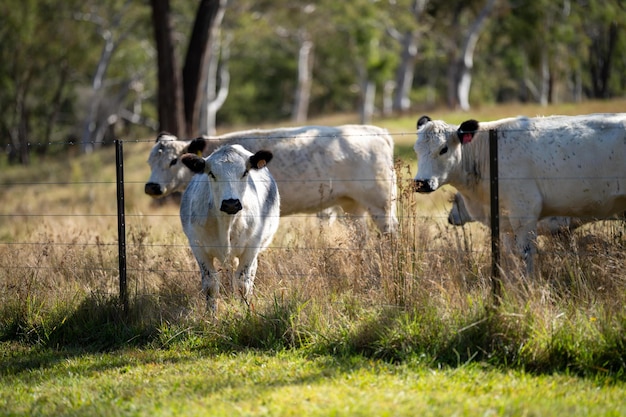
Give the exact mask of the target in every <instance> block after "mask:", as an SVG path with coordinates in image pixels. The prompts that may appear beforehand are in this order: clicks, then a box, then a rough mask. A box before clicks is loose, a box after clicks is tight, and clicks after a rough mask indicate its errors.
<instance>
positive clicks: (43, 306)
mask: <svg viewBox="0 0 626 417" xmlns="http://www.w3.org/2000/svg"><path fill="white" fill-rule="evenodd" d="M624 108H626V100H617V101H611V102H592V103H585V104H583V105H580V106H572V105H567V106H555V107H550V108H540V107H523V106H510V107H507V106H498V107H493V108H487V107H485V108H479V109H477V110H476V111H475V112H472V114H471V115H466V114H455V113H446V112H444V111H433V112H430V113H429V114H430V115H431V116H432V117H433V118H443V119H445V120H449V121H450V122H456V123H458V122H460V121H462V120H465V119H466V118H469V117H473V118H477V119H478V120H491V119H496V118H500V117H505V116H512V115H518V114H525V115H531V116H532V115H536V114H545V115H548V114H578V113H581V114H582V113H590V112H611V111H620V110H622V109H624ZM417 117H419V115H415V116H410V117H402V118H396V119H389V120H377V121H375V124H378V125H381V126H383V127H386V128H388V129H389V131H390V132H391V133H392V135H393V137H394V140H395V142H396V152H397V155H398V157H399V160H398V165H397V167H398V172H399V175H400V178H401V181H400V183H399V189H400V196H401V198H400V204H399V208H398V215H399V218H400V223H401V230H400V234H399V236H398V238H397V239H393V240H388V239H381V238H379V237H378V236H376V235H375V234H374V233H372V234H371V235H370V236H368V237H367V238H366V239H365V240H363V239H361V238H360V237H359V236H357V234H356V233H355V230H354V228H353V226H352V225H351V224H350V223H349V222H344V221H337V222H335V223H333V224H328V223H327V222H326V221H325V220H320V219H317V218H316V217H314V216H292V217H290V218H284V219H282V220H281V226H280V230H279V233H278V234H277V236H276V238H275V240H274V242H273V244H272V246H271V248H270V249H269V250H268V251H266V252H264V253H263V254H262V255H261V257H260V260H259V262H260V263H259V271H258V274H257V280H256V283H255V284H256V285H255V287H256V296H255V299H254V307H253V309H251V310H250V309H248V308H246V307H245V306H244V305H243V304H242V303H241V302H240V301H239V300H237V299H236V298H233V297H231V296H230V295H229V288H228V285H227V284H228V283H224V284H225V288H224V290H223V291H222V299H221V301H220V304H221V305H220V316H219V318H218V319H217V320H214V319H212V318H210V317H207V315H206V314H205V310H204V303H203V301H202V299H201V295H200V292H199V290H200V288H199V287H200V285H199V273H198V271H197V265H196V264H195V261H194V259H193V258H192V256H191V253H190V251H189V249H188V246H187V241H186V238H185V236H184V234H183V233H182V230H181V227H180V221H179V219H178V207H177V205H176V204H175V203H172V202H170V203H166V204H162V205H155V204H154V203H153V202H152V201H151V200H150V199H149V198H148V197H147V196H145V195H144V193H143V185H144V183H145V181H146V179H147V178H148V175H149V168H148V166H147V164H146V159H147V155H148V150H149V149H150V147H151V146H152V141H153V138H148V139H146V140H139V141H137V140H135V138H127V139H125V148H124V162H125V180H126V186H125V207H126V223H127V225H126V227H127V265H128V268H129V277H128V278H129V290H130V295H131V297H130V305H129V310H128V311H127V312H123V311H122V310H121V308H120V305H119V301H118V297H117V295H118V271H117V246H116V240H117V225H116V218H115V213H116V202H115V155H114V150H113V149H112V148H105V149H102V150H99V151H97V152H95V153H94V154H91V155H86V156H69V157H67V158H64V159H63V160H55V159H52V158H48V159H43V160H36V161H35V162H34V163H33V164H32V165H31V166H30V167H15V166H11V167H9V166H5V165H3V166H2V167H1V169H2V173H1V174H0V199H1V201H2V207H3V208H2V213H3V215H2V216H0V265H2V268H1V269H0V415H112V416H116V415H154V416H161V415H163V416H166V415H224V416H226V415H283V416H289V415H320V416H321V415H324V416H326V415H337V416H342V415H346V416H347V415H351V416H352V415H364V416H365V415H389V416H391V415H393V416H398V415H406V416H409V415H411V416H412V415H433V416H436V415H467V416H473V415H478V414H480V415H559V416H560V415H607V416H617V415H624V414H626V406H625V404H626V386H625V384H626V375H625V373H624V370H625V369H626V310H625V309H624V306H625V305H626V303H625V301H626V300H625V298H626V263H625V253H624V246H625V244H626V238H625V236H626V235H625V233H624V232H625V231H626V230H625V227H624V224H623V223H621V222H599V223H596V224H593V225H587V226H585V227H583V228H581V229H579V230H577V231H576V232H575V234H574V236H573V237H572V239H554V238H552V239H549V238H541V240H540V242H539V249H540V254H539V257H538V260H537V269H538V276H537V277H536V279H534V280H532V281H531V280H528V279H526V278H524V277H521V276H519V275H518V274H516V273H513V272H511V273H509V274H506V277H505V282H504V290H505V291H504V294H503V295H504V296H503V299H502V303H501V304H500V305H499V306H495V305H494V304H493V303H492V297H491V282H490V253H489V241H488V230H486V229H485V228H484V227H482V226H479V225H476V224H471V225H466V226H464V227H463V228H455V227H453V226H449V225H448V224H447V222H446V216H447V212H448V209H449V206H450V203H449V199H450V197H451V196H452V193H453V191H454V190H453V189H446V190H444V191H440V192H437V193H434V194H433V195H429V196H422V195H416V194H414V193H413V192H411V190H410V187H409V186H408V184H409V183H410V178H411V177H412V171H413V170H414V169H415V168H416V163H415V157H414V155H413V154H412V150H411V146H412V143H413V141H414V140H415V135H414V127H415V120H416V119H417ZM354 121H355V120H354V117H353V116H350V115H344V116H337V117H335V118H332V119H330V118H329V119H324V120H319V121H313V122H312V123H327V124H339V123H348V122H354ZM2 163H4V162H2Z"/></svg>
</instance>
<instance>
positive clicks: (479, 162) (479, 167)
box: [455, 134, 489, 192]
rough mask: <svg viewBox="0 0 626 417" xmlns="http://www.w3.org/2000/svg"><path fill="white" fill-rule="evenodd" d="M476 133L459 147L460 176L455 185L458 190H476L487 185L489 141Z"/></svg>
mask: <svg viewBox="0 0 626 417" xmlns="http://www.w3.org/2000/svg"><path fill="white" fill-rule="evenodd" d="M483 139H485V138H484V137H482V135H481V136H479V134H477V135H476V137H475V138H474V140H472V142H470V143H468V144H465V145H463V146H462V147H461V176H460V178H458V184H457V185H455V187H456V188H457V189H459V191H467V192H476V191H477V190H478V189H480V188H484V187H489V181H487V180H488V179H489V142H488V141H487V140H483Z"/></svg>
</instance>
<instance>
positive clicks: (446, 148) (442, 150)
mask: <svg viewBox="0 0 626 417" xmlns="http://www.w3.org/2000/svg"><path fill="white" fill-rule="evenodd" d="M446 152H448V147H447V146H444V147H443V149H441V150H440V151H439V155H443V154H444V153H446Z"/></svg>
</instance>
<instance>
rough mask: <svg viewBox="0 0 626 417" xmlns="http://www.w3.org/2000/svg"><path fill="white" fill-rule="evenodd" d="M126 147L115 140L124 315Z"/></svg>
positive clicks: (121, 293)
mask: <svg viewBox="0 0 626 417" xmlns="http://www.w3.org/2000/svg"><path fill="white" fill-rule="evenodd" d="M123 155H124V146H123V142H122V141H121V140H115V167H116V178H117V236H118V245H117V246H118V259H119V270H120V303H121V304H122V308H123V309H124V313H126V312H127V311H128V288H127V283H126V219H125V216H124V157H123Z"/></svg>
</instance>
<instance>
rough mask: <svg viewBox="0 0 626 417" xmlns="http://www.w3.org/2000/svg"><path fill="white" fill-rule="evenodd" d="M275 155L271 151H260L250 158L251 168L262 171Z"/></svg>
mask: <svg viewBox="0 0 626 417" xmlns="http://www.w3.org/2000/svg"><path fill="white" fill-rule="evenodd" d="M273 157H274V155H273V154H272V152H270V151H266V150H260V151H258V152H257V153H255V154H254V155H252V156H251V157H250V168H252V169H261V168H263V167H264V166H265V165H267V164H268V163H269V162H270V161H271V160H272V158H273Z"/></svg>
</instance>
